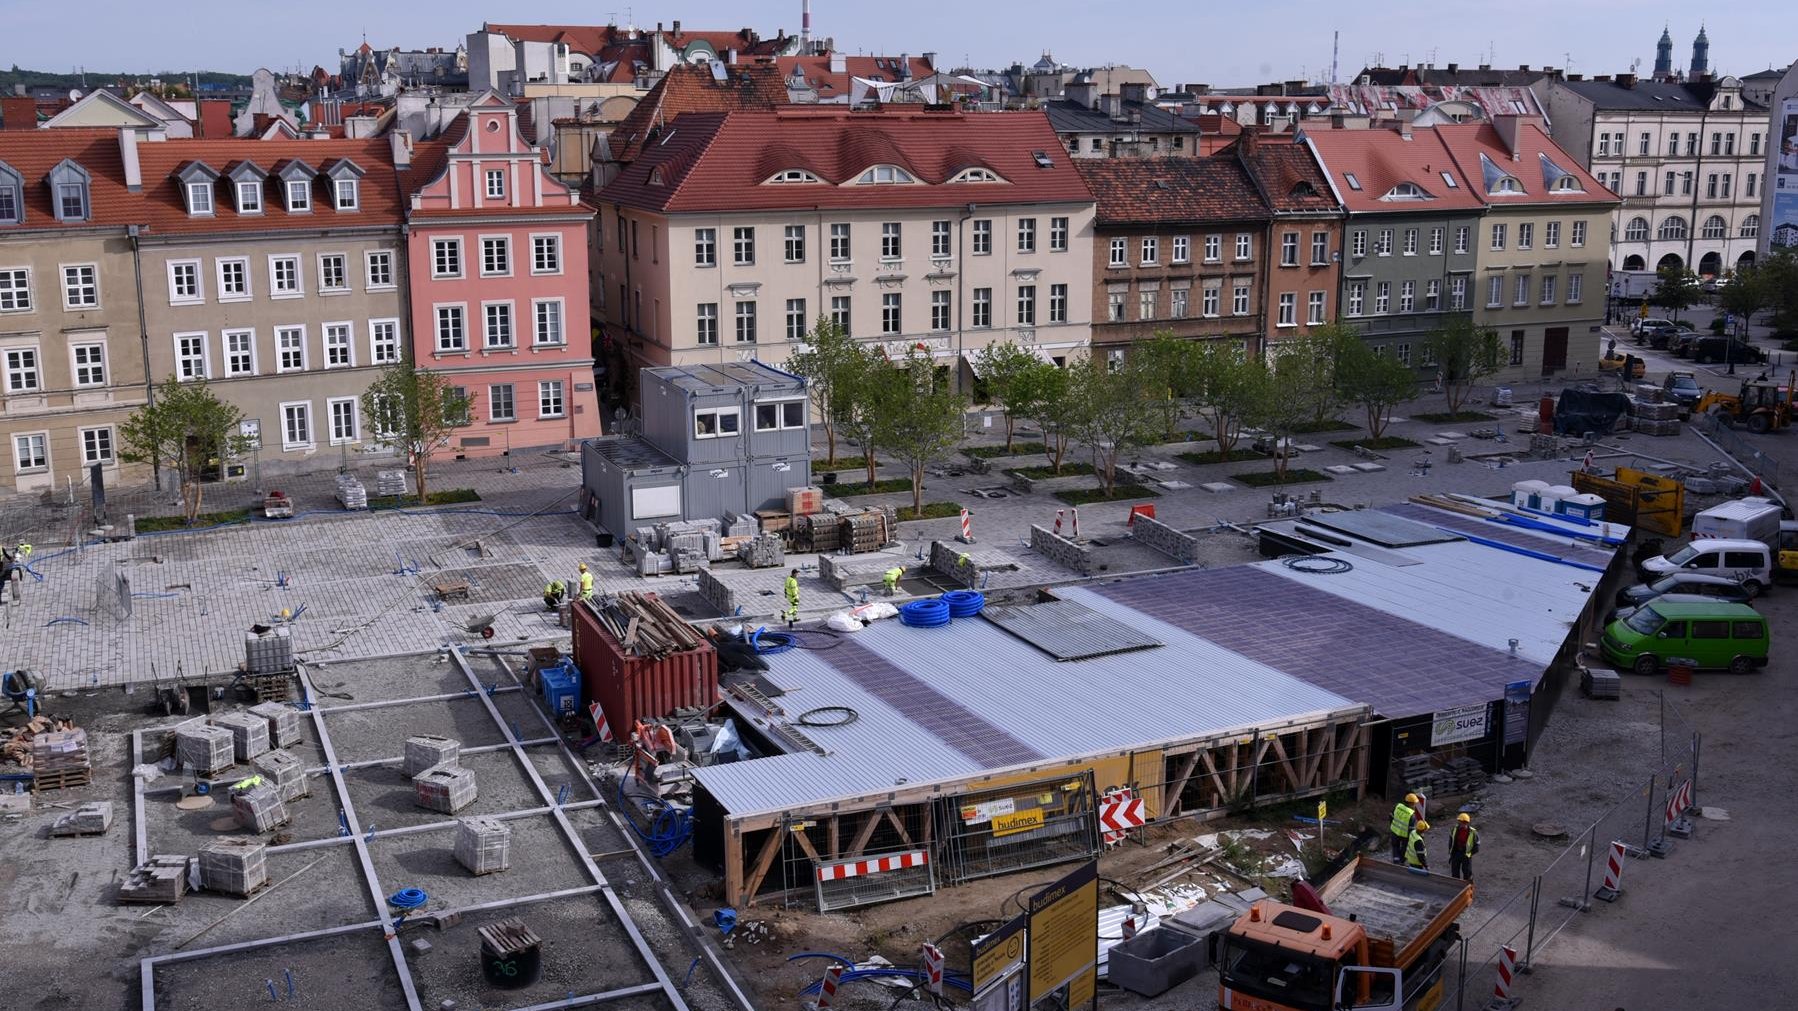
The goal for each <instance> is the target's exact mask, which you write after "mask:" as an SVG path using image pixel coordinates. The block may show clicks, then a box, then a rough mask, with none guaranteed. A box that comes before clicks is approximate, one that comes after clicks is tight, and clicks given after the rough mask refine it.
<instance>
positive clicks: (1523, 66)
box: [1517, 63, 1530, 74]
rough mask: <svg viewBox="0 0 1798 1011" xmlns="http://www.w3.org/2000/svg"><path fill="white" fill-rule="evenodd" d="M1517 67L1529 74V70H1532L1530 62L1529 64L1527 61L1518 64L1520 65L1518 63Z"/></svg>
mask: <svg viewBox="0 0 1798 1011" xmlns="http://www.w3.org/2000/svg"><path fill="white" fill-rule="evenodd" d="M1517 69H1518V70H1521V71H1523V72H1524V73H1526V74H1527V73H1529V72H1530V65H1529V64H1527V63H1519V64H1518V65H1517Z"/></svg>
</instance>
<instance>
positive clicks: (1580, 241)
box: [1567, 221, 1586, 249]
mask: <svg viewBox="0 0 1798 1011" xmlns="http://www.w3.org/2000/svg"><path fill="white" fill-rule="evenodd" d="M1567 244H1568V245H1569V246H1572V247H1574V248H1575V249H1578V248H1580V247H1582V246H1584V245H1585V244H1586V223H1585V222H1584V221H1575V222H1574V223H1573V229H1572V232H1571V234H1570V235H1569V236H1568V240H1567Z"/></svg>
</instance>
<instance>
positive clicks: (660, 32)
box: [656, 21, 662, 35]
mask: <svg viewBox="0 0 1798 1011" xmlns="http://www.w3.org/2000/svg"><path fill="white" fill-rule="evenodd" d="M656 34H657V35H660V34H662V23H661V22H660V21H657V22H656Z"/></svg>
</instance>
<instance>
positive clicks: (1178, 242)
mask: <svg viewBox="0 0 1798 1011" xmlns="http://www.w3.org/2000/svg"><path fill="white" fill-rule="evenodd" d="M1173 241H1174V246H1173V249H1172V250H1171V251H1170V252H1169V254H1168V255H1169V261H1170V262H1172V263H1191V262H1192V236H1190V235H1176V236H1174V240H1173Z"/></svg>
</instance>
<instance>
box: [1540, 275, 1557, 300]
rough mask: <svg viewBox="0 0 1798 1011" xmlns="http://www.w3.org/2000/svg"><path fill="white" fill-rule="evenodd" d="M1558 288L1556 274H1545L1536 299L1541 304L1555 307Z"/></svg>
mask: <svg viewBox="0 0 1798 1011" xmlns="http://www.w3.org/2000/svg"><path fill="white" fill-rule="evenodd" d="M1556 287H1557V286H1556V284H1555V275H1554V274H1543V275H1542V283H1541V285H1539V288H1540V291H1539V292H1538V293H1537V295H1536V298H1537V300H1538V301H1539V302H1540V304H1542V305H1554V304H1555V288H1556Z"/></svg>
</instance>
